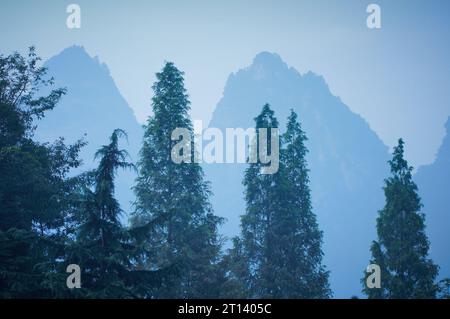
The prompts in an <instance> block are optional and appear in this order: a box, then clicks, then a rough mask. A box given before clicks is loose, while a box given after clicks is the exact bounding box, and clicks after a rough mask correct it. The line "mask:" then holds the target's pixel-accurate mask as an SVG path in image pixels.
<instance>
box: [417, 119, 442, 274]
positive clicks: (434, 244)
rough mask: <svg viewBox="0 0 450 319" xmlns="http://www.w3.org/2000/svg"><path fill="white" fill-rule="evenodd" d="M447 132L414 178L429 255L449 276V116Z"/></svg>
mask: <svg viewBox="0 0 450 319" xmlns="http://www.w3.org/2000/svg"><path fill="white" fill-rule="evenodd" d="M446 129H447V134H446V136H445V138H444V140H443V142H442V145H441V147H440V149H439V151H438V153H437V156H436V160H435V161H434V163H432V164H430V165H426V166H422V167H420V168H419V169H418V171H417V173H416V175H415V180H416V182H417V184H418V187H419V194H420V195H421V196H422V203H423V205H424V207H423V212H424V213H425V218H426V225H427V233H428V235H429V240H430V242H431V248H430V255H431V258H433V260H434V262H435V263H437V264H438V265H439V266H440V268H441V269H440V272H439V273H440V277H450V256H449V244H450V231H449V229H450V118H449V119H448V120H447V124H446Z"/></svg>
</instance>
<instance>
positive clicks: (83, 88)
mask: <svg viewBox="0 0 450 319" xmlns="http://www.w3.org/2000/svg"><path fill="white" fill-rule="evenodd" d="M45 66H46V67H47V68H48V74H49V75H51V76H53V77H54V78H55V85H56V86H57V87H65V88H67V94H66V95H65V96H63V98H62V99H61V102H60V103H59V104H58V105H57V107H56V108H55V109H54V110H53V111H50V112H48V113H47V115H46V117H45V118H44V119H43V120H42V121H41V122H39V126H38V129H37V135H36V136H37V138H38V139H40V140H42V141H53V140H55V139H56V138H58V137H60V136H62V137H64V138H66V140H67V142H70V143H72V142H74V141H76V140H77V139H79V138H81V137H83V134H86V137H85V138H86V140H87V141H88V143H89V144H88V145H87V146H86V147H84V148H83V150H82V152H81V158H82V159H83V162H84V165H83V167H82V168H81V170H86V169H92V168H95V167H96V166H97V163H95V162H94V154H95V152H96V151H97V149H98V148H99V147H100V146H101V145H104V144H107V143H108V138H109V136H110V135H111V133H112V131H113V130H114V129H115V128H121V129H123V130H125V131H126V132H127V134H128V140H129V144H128V145H127V144H126V143H123V145H122V148H125V149H127V150H128V152H129V153H130V155H131V157H132V160H133V161H136V160H137V154H138V150H139V148H140V145H141V140H142V134H143V131H142V128H141V126H140V125H139V124H138V122H137V121H136V118H135V116H134V113H133V110H132V109H131V108H130V107H129V106H128V104H127V102H126V101H125V100H124V98H123V97H122V96H121V95H120V93H119V90H118V89H117V87H116V85H115V83H114V80H113V79H112V77H111V75H110V73H109V70H108V68H107V66H106V65H105V64H101V63H100V62H99V60H98V58H97V57H95V58H93V57H91V56H90V55H89V54H87V53H86V51H85V49H84V48H83V47H81V46H72V47H69V48H67V49H65V50H63V51H62V52H61V53H59V54H58V55H56V56H54V57H52V58H50V59H49V60H48V61H47V62H46V63H45ZM134 176H135V173H133V172H119V174H118V177H117V182H116V195H117V198H118V199H119V202H120V203H121V206H122V209H124V210H125V211H129V210H130V201H132V200H133V192H132V191H131V190H130V188H131V187H132V186H133V183H134Z"/></svg>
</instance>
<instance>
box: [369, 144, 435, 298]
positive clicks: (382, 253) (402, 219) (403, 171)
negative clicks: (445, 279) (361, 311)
mask: <svg viewBox="0 0 450 319" xmlns="http://www.w3.org/2000/svg"><path fill="white" fill-rule="evenodd" d="M389 165H390V167H391V174H392V175H391V176H390V177H389V178H387V179H386V181H385V186H384V194H385V197H386V204H385V206H384V208H383V209H382V210H380V211H379V216H378V218H377V234H378V241H374V242H373V243H372V246H371V252H372V259H371V261H370V263H371V264H377V265H378V266H379V267H380V270H381V288H368V287H367V286H366V285H365V283H366V278H367V275H366V277H365V278H364V279H363V280H362V281H363V284H364V289H363V291H364V292H365V293H366V295H367V296H368V297H369V298H396V299H400V298H401V299H403V298H435V297H436V293H437V292H438V286H437V284H436V283H435V279H436V276H437V274H438V266H436V265H435V264H433V262H432V260H431V259H429V258H428V250H429V242H428V238H427V236H426V234H425V216H424V214H423V213H421V211H420V210H421V208H422V204H421V202H420V197H419V195H418V189H417V185H416V184H415V183H414V181H413V179H412V171H413V168H412V167H410V166H408V163H407V161H406V160H405V159H404V142H403V140H402V139H400V140H399V142H398V145H397V146H396V147H395V148H394V153H393V157H392V159H391V160H390V161H389Z"/></svg>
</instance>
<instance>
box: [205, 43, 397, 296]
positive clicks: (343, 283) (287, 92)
mask: <svg viewBox="0 0 450 319" xmlns="http://www.w3.org/2000/svg"><path fill="white" fill-rule="evenodd" d="M266 102H267V103H269V104H270V105H271V107H272V109H273V110H274V111H275V115H276V116H277V118H278V120H279V122H280V130H281V132H283V131H284V129H285V123H286V119H287V116H288V113H289V109H290V108H293V109H294V110H295V111H296V112H297V114H298V115H299V120H300V121H301V124H302V127H303V129H304V131H305V132H306V134H307V136H308V138H309V140H308V142H307V144H306V145H307V147H308V148H309V151H310V152H309V155H308V164H309V168H310V178H311V190H312V199H313V209H314V212H315V213H316V214H317V216H318V222H319V227H320V229H321V230H323V232H324V253H325V256H324V262H325V265H326V266H327V267H328V269H329V270H331V278H330V280H331V286H332V289H333V290H334V293H335V297H342V298H349V297H350V296H352V295H358V294H360V292H361V288H362V287H361V283H360V278H362V276H363V271H364V269H365V268H366V266H367V265H368V262H369V247H370V243H371V241H372V240H374V239H375V220H376V216H377V211H378V210H379V209H381V208H382V206H383V203H384V195H383V191H382V186H383V180H384V178H386V176H387V173H388V170H387V160H388V158H389V153H388V148H387V147H386V146H385V145H384V144H383V142H382V141H381V140H380V139H379V138H378V136H377V135H376V134H375V133H374V131H372V130H371V129H370V127H369V125H368V124H367V123H366V122H365V121H364V120H363V119H362V118H361V117H360V116H359V115H357V114H355V113H353V112H352V111H351V110H350V109H349V108H348V107H347V106H346V105H345V104H343V103H342V102H341V100H340V99H339V98H338V97H336V96H333V95H332V94H331V93H330V90H329V88H328V86H327V84H326V83H325V80H324V79H323V78H322V77H321V76H318V75H315V74H314V73H312V72H309V73H306V74H304V75H301V74H300V73H299V72H297V71H296V70H295V69H293V68H289V67H288V66H287V65H286V64H285V63H284V62H283V61H282V60H281V58H280V57H279V56H278V55H277V54H272V53H267V52H262V53H260V54H258V55H257V56H256V57H255V58H254V60H253V63H252V65H250V66H249V67H247V68H245V69H242V70H239V71H238V72H236V73H233V74H231V75H230V76H229V78H228V81H227V84H226V86H225V90H224V93H223V97H222V99H221V100H220V102H219V103H218V105H217V107H216V109H215V111H214V114H213V116H212V120H211V122H210V125H209V126H210V127H217V128H221V129H225V128H227V127H233V128H234V127H242V128H248V127H253V126H254V121H253V118H254V117H255V116H257V115H258V114H259V112H260V111H261V108H262V106H263V105H264V103H266ZM245 167H246V165H245V164H204V169H205V173H206V177H207V179H209V180H210V181H211V183H212V190H213V192H214V194H215V195H214V197H213V201H212V203H213V208H214V209H215V212H216V213H217V214H218V215H220V216H224V217H226V218H227V219H228V223H227V224H226V225H225V226H224V232H225V234H226V235H228V236H233V235H236V234H238V232H239V223H240V219H239V216H240V215H242V214H243V213H244V211H245V203H244V200H243V190H244V189H243V186H242V184H241V182H242V178H243V170H244V169H245Z"/></svg>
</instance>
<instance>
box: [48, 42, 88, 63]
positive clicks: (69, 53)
mask: <svg viewBox="0 0 450 319" xmlns="http://www.w3.org/2000/svg"><path fill="white" fill-rule="evenodd" d="M54 58H68V59H74V58H75V59H76V60H79V59H86V58H87V59H92V57H91V56H90V55H89V54H88V53H87V52H86V49H85V48H84V46H82V45H76V44H75V45H72V46H70V47H67V48H65V49H63V50H62V51H61V52H60V53H59V54H57V55H55V57H54Z"/></svg>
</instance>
